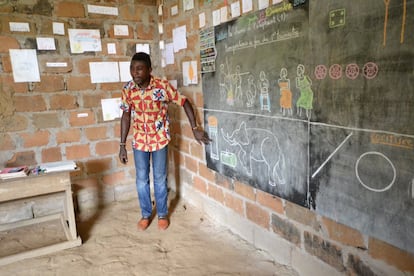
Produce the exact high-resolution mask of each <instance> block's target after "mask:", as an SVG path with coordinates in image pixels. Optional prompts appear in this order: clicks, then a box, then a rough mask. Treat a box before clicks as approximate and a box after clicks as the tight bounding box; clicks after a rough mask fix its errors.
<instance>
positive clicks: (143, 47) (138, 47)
mask: <svg viewBox="0 0 414 276" xmlns="http://www.w3.org/2000/svg"><path fill="white" fill-rule="evenodd" d="M135 51H136V52H137V53H139V52H144V53H147V54H148V55H150V45H149V44H148V43H144V44H137V45H135Z"/></svg>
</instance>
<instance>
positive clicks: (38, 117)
mask: <svg viewBox="0 0 414 276" xmlns="http://www.w3.org/2000/svg"><path fill="white" fill-rule="evenodd" d="M32 123H33V125H34V126H35V127H36V128H37V129H44V128H61V127H62V126H63V125H62V122H61V121H60V120H59V117H58V116H56V112H53V113H46V112H41V113H35V114H33V115H32Z"/></svg>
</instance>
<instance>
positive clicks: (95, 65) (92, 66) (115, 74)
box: [89, 62, 119, 83]
mask: <svg viewBox="0 0 414 276" xmlns="http://www.w3.org/2000/svg"><path fill="white" fill-rule="evenodd" d="M89 70H90V75H91V83H105V82H119V68H118V62H89Z"/></svg>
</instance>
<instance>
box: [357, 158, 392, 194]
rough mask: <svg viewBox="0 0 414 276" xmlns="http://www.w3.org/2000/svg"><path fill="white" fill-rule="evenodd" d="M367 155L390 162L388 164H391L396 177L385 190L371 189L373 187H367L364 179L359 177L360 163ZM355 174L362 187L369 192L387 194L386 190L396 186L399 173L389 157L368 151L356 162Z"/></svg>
mask: <svg viewBox="0 0 414 276" xmlns="http://www.w3.org/2000/svg"><path fill="white" fill-rule="evenodd" d="M367 155H379V156H381V157H382V158H384V159H385V160H386V161H388V163H390V165H391V168H392V171H393V173H394V177H393V178H392V180H391V182H390V184H388V186H386V187H385V188H382V189H375V188H371V187H369V186H368V185H366V184H365V183H364V182H363V181H362V179H361V178H360V177H359V172H358V165H359V162H360V161H361V159H362V158H363V157H364V156H367ZM355 174H356V177H357V179H358V181H359V183H361V185H362V186H364V187H365V188H367V189H368V190H370V191H373V192H378V193H381V192H385V191H386V190H389V189H390V188H391V187H392V185H394V182H395V179H396V178H397V171H396V169H395V166H394V164H393V163H392V162H391V160H390V159H389V158H388V157H387V156H385V155H384V154H382V153H380V152H377V151H368V152H365V153H363V154H361V156H360V157H359V158H358V160H357V161H356V163H355Z"/></svg>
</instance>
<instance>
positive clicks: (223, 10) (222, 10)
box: [220, 6, 228, 23]
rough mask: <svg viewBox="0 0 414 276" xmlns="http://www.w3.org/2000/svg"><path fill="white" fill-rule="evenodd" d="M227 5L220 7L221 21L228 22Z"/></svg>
mask: <svg viewBox="0 0 414 276" xmlns="http://www.w3.org/2000/svg"><path fill="white" fill-rule="evenodd" d="M227 19H228V18H227V6H224V7H221V8H220V22H221V23H224V22H227Z"/></svg>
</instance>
